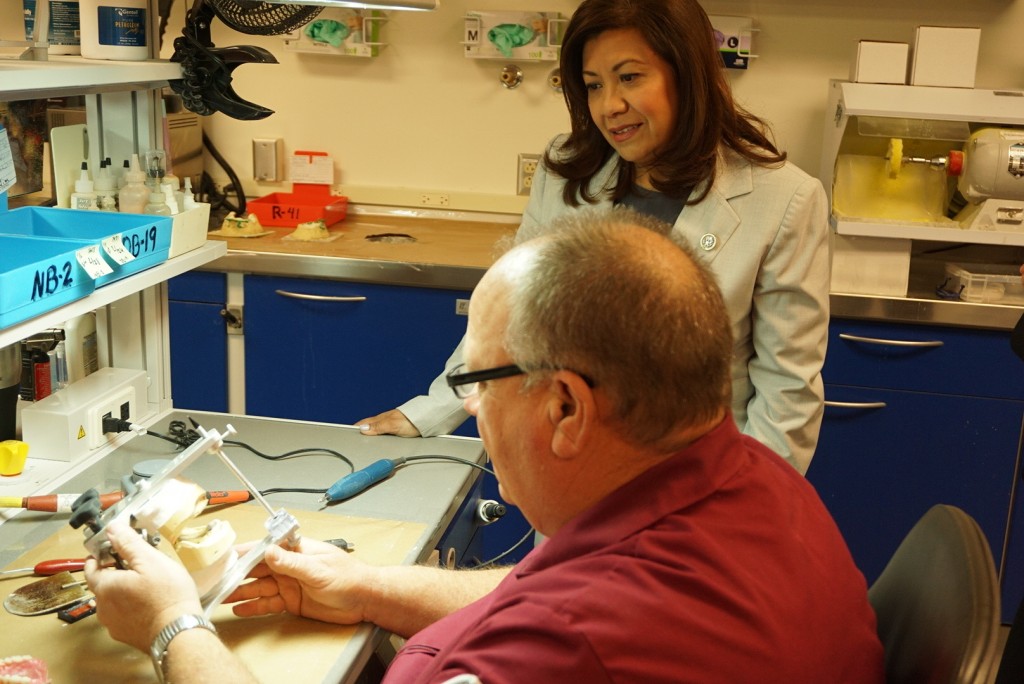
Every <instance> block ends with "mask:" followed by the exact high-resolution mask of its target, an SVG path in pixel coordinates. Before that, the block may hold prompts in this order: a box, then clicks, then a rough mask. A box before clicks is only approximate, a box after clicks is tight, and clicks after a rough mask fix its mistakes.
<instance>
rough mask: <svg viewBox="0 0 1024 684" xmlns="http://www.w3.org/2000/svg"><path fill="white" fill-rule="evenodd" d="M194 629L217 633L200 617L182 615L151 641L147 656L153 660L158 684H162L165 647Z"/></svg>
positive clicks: (163, 679) (210, 624)
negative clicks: (199, 628) (200, 628)
mask: <svg viewBox="0 0 1024 684" xmlns="http://www.w3.org/2000/svg"><path fill="white" fill-rule="evenodd" d="M194 627H202V628H203V629H208V630H210V631H211V632H213V633H214V634H216V633H217V628H216V627H214V626H213V623H212V622H210V621H209V620H208V619H206V618H205V617H203V616H202V615H191V614H188V615H182V616H181V617H178V618H176V619H174V620H171V621H170V623H168V624H167V626H166V627H164V628H163V629H161V630H160V633H159V634H157V635H156V638H155V639H153V645H152V646H150V647H149V655H150V657H151V658H152V659H153V668H154V669H155V670H156V678H157V681H159V682H160V684H164V682H165V681H166V680H165V674H164V659H165V658H166V657H167V647H168V646H169V645H170V643H171V639H173V638H174V637H176V636H178V635H179V634H181V633H182V632H184V631H185V630H188V629H192V628H194Z"/></svg>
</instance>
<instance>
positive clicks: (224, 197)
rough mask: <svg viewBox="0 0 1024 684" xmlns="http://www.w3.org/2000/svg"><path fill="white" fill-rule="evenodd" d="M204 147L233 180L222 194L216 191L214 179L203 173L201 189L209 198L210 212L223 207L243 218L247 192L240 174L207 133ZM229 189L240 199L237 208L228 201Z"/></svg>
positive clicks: (204, 137) (204, 134) (204, 136)
mask: <svg viewBox="0 0 1024 684" xmlns="http://www.w3.org/2000/svg"><path fill="white" fill-rule="evenodd" d="M203 145H204V146H205V147H206V150H207V151H208V152H209V153H210V156H211V157H213V158H214V159H215V160H216V161H217V163H218V164H220V167H221V168H222V169H224V172H225V173H227V174H228V178H230V179H231V183H230V184H229V185H228V186H225V191H224V192H223V193H221V192H219V191H218V190H217V189H216V187H215V184H214V182H213V179H212V178H211V177H210V176H209V174H207V173H206V172H205V171H204V172H203V178H202V181H201V182H200V189H201V191H202V192H203V193H205V194H206V195H207V196H208V198H209V201H210V210H211V211H215V210H217V209H220V208H221V207H224V208H225V209H227V210H228V211H233V212H235V214H236V215H237V216H243V215H244V214H245V206H246V205H245V191H244V190H243V189H242V181H241V180H239V178H238V174H236V173H235V170H234V169H232V168H231V165H230V164H228V162H227V160H226V159H224V157H223V155H221V153H220V151H219V150H217V148H216V147H215V146H214V144H213V142H212V141H211V140H210V138H209V136H207V135H206V132H205V131H204V132H203ZM228 187H230V188H233V189H234V194H235V197H237V198H238V204H237V206H236V205H234V204H232V203H231V202H229V201H228V193H227V188H228Z"/></svg>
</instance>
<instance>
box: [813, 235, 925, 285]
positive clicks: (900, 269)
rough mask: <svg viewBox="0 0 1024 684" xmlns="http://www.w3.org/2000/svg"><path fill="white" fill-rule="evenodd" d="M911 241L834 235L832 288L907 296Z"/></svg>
mask: <svg viewBox="0 0 1024 684" xmlns="http://www.w3.org/2000/svg"><path fill="white" fill-rule="evenodd" d="M910 246H911V241H910V240H907V239H902V238H879V237H862V236H853V235H838V234H837V235H833V242H832V284H831V291H832V292H837V293H844V294H865V295H884V296H890V297H906V296H907V288H908V286H909V284H910Z"/></svg>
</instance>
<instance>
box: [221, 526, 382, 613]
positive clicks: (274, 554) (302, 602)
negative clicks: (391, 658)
mask: <svg viewBox="0 0 1024 684" xmlns="http://www.w3.org/2000/svg"><path fill="white" fill-rule="evenodd" d="M249 576H250V577H252V578H254V579H253V581H251V582H248V583H246V584H243V585H241V586H240V587H238V588H237V589H235V591H234V592H232V593H231V595H230V596H228V597H227V599H226V600H225V603H236V604H237V605H235V606H234V608H233V610H234V612H235V615H239V616H243V617H252V616H255V615H267V614H273V613H281V612H286V611H287V612H289V613H292V614H294V615H302V616H304V617H308V618H313V619H315V620H321V621H323V622H333V623H337V624H342V625H350V624H355V623H358V622H362V621H363V620H364V619H365V615H366V611H365V602H366V599H365V597H366V595H367V591H368V590H369V588H370V587H372V586H373V583H374V568H373V567H371V566H369V565H366V564H365V563H362V562H360V561H357V560H355V559H354V558H352V557H350V556H349V554H347V553H345V552H344V551H342V550H341V549H339V548H337V547H336V546H333V545H331V544H327V543H325V542H320V541H317V540H315V539H306V538H303V539H302V541H301V542H300V543H299V550H298V551H297V552H296V551H287V550H285V549H282V548H281V547H278V546H272V547H270V548H268V549H267V552H266V555H265V557H264V559H263V562H262V563H260V564H259V565H257V566H256V567H255V568H253V569H252V572H250V573H249Z"/></svg>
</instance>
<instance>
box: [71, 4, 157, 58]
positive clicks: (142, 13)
mask: <svg viewBox="0 0 1024 684" xmlns="http://www.w3.org/2000/svg"><path fill="white" fill-rule="evenodd" d="M80 2H81V24H82V41H81V44H82V48H81V49H82V56H83V57H88V58H89V59H123V60H143V59H149V57H150V54H149V52H150V50H149V46H150V36H149V17H148V15H147V12H148V5H149V2H148V0H80Z"/></svg>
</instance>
